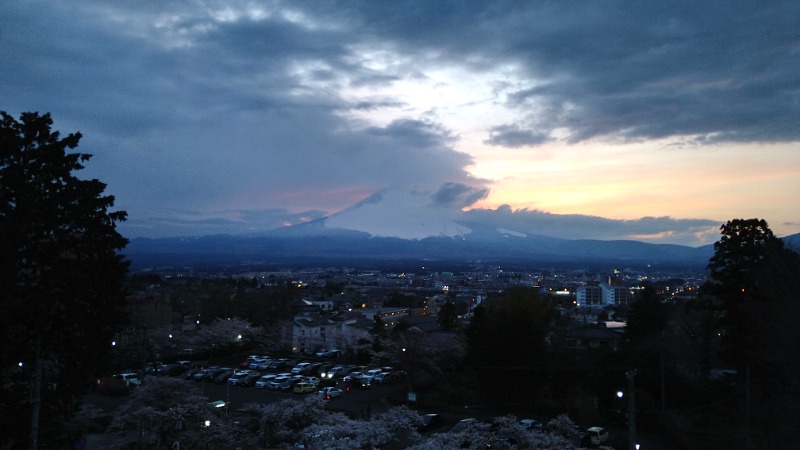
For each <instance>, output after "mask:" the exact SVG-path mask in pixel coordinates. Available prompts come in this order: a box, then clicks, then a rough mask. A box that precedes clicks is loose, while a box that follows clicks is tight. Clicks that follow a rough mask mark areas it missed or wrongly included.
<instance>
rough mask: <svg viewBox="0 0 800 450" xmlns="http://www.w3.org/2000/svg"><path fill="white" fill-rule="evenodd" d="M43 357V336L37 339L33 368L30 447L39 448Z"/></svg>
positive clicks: (36, 449)
mask: <svg viewBox="0 0 800 450" xmlns="http://www.w3.org/2000/svg"><path fill="white" fill-rule="evenodd" d="M43 365H44V360H43V358H42V337H41V336H39V337H38V338H37V340H36V367H34V368H33V381H32V383H33V385H32V386H31V431H30V448H31V450H38V449H39V412H40V411H41V408H42V376H43V373H44V367H43Z"/></svg>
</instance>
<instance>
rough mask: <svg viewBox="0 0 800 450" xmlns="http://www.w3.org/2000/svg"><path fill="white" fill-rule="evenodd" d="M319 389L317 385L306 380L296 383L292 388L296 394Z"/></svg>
mask: <svg viewBox="0 0 800 450" xmlns="http://www.w3.org/2000/svg"><path fill="white" fill-rule="evenodd" d="M316 390H317V387H316V386H314V385H313V384H311V383H307V382H305V381H301V382H299V383H297V384H295V385H294V387H293V388H292V392H294V393H295V394H310V393H312V392H314V391H316Z"/></svg>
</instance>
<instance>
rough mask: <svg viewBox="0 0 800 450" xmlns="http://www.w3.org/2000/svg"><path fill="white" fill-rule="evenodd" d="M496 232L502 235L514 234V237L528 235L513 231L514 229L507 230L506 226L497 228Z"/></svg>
mask: <svg viewBox="0 0 800 450" xmlns="http://www.w3.org/2000/svg"><path fill="white" fill-rule="evenodd" d="M497 232H498V233H500V234H502V235H505V236H516V237H522V238H524V237H528V235H527V234H525V233H521V232H519V231H514V230H509V229H507V228H498V229H497Z"/></svg>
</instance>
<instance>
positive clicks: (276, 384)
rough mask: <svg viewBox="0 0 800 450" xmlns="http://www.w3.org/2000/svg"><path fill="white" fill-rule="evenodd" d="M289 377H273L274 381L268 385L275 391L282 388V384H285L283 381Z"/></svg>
mask: <svg viewBox="0 0 800 450" xmlns="http://www.w3.org/2000/svg"><path fill="white" fill-rule="evenodd" d="M288 379H289V377H287V376H285V375H284V376H280V377H275V378H273V380H272V381H270V382H269V385H267V387H268V388H269V389H272V390H273V391H277V390H280V388H281V385H283V383H284V382H285V381H286V380H288Z"/></svg>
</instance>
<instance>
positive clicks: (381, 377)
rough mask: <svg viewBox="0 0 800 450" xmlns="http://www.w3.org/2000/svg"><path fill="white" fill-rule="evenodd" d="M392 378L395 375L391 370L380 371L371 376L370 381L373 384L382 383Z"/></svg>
mask: <svg viewBox="0 0 800 450" xmlns="http://www.w3.org/2000/svg"><path fill="white" fill-rule="evenodd" d="M394 379H395V377H394V374H393V372H381V373H379V374H376V375H375V376H374V377H372V382H373V383H375V384H383V383H387V382H389V381H392V380H394Z"/></svg>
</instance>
